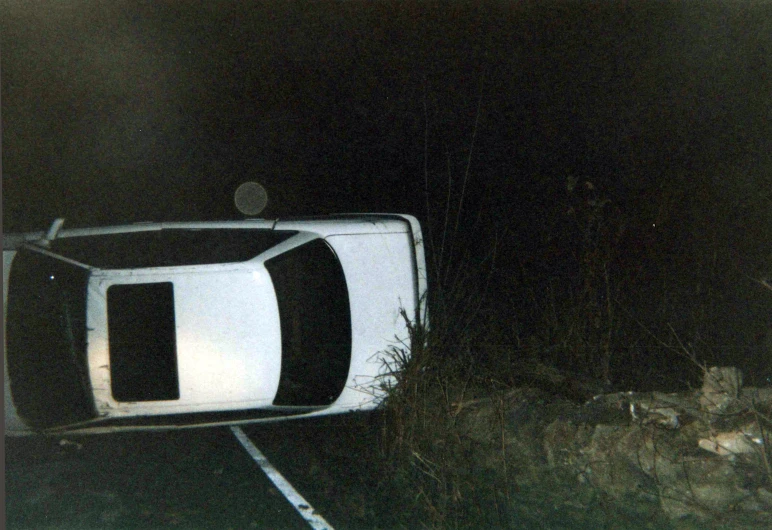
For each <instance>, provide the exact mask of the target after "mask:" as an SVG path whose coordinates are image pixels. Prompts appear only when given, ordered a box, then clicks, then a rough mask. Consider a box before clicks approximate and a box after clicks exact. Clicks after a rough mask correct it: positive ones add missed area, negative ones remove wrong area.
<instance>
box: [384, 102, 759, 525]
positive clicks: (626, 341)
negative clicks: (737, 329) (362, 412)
mask: <svg viewBox="0 0 772 530" xmlns="http://www.w3.org/2000/svg"><path fill="white" fill-rule="evenodd" d="M481 94H482V90H481ZM424 103H425V104H424V118H425V127H426V129H425V135H424V149H425V154H426V157H425V159H424V184H425V194H426V209H427V215H426V217H427V219H428V223H427V224H426V226H425V236H426V237H425V239H426V241H427V256H428V265H429V285H430V293H429V299H428V300H427V305H428V308H429V314H430V315H431V326H427V322H426V320H425V319H419V320H418V321H411V320H410V319H408V316H407V315H406V314H403V315H402V317H403V318H404V319H405V321H406V322H407V327H408V331H409V337H408V339H407V340H405V341H404V342H403V343H399V344H397V345H395V346H394V347H393V348H392V349H391V351H389V352H387V353H388V355H387V356H386V361H385V362H386V372H387V373H388V375H390V376H391V378H392V381H394V382H395V383H396V384H394V385H390V386H389V387H388V388H387V392H388V399H387V400H386V406H385V414H384V418H385V421H384V423H383V426H382V431H381V446H380V451H381V454H382V455H383V457H384V458H383V460H384V462H385V463H386V464H385V468H386V469H385V473H384V477H387V478H386V479H385V480H389V481H393V482H396V483H398V484H399V485H400V487H404V489H405V490H406V491H410V492H411V493H412V494H411V498H412V499H413V501H414V503H413V509H414V510H415V513H414V515H415V516H416V517H417V518H418V520H421V521H424V522H425V525H426V526H429V527H435V528H462V527H518V525H519V524H520V523H517V522H516V519H517V520H521V521H524V520H531V521H532V522H533V521H535V519H533V514H526V513H525V512H524V510H526V511H527V510H528V509H533V510H537V511H538V510H541V509H546V508H545V505H540V504H539V502H537V501H534V498H533V497H535V496H541V499H542V500H543V502H545V503H546V504H551V505H552V506H553V507H554V506H561V507H562V509H563V510H565V511H566V512H568V513H571V514H573V515H574V516H576V517H586V518H593V519H592V520H593V521H594V523H597V524H598V525H606V524H608V522H609V520H612V519H614V518H616V517H620V513H621V512H620V511H619V510H618V509H617V508H618V507H617V508H612V507H610V506H611V503H610V500H611V497H613V496H608V495H606V494H605V493H603V492H602V491H599V490H597V489H593V488H590V489H589V490H582V491H583V492H582V493H581V494H578V493H577V492H576V491H575V490H576V483H568V482H566V481H565V480H564V479H558V478H557V477H556V476H555V474H554V473H545V469H546V467H545V464H544V462H542V461H541V460H543V457H542V456H541V452H542V447H541V445H539V444H540V443H541V441H540V440H539V437H541V436H543V435H544V432H545V429H546V427H547V425H544V424H542V423H540V422H541V421H542V420H541V419H539V418H541V416H540V414H544V415H545V417H549V414H553V413H554V414H557V415H558V416H559V415H560V414H562V412H561V411H562V410H563V409H561V407H564V408H565V409H566V410H568V408H570V407H569V406H568V405H565V404H561V403H563V402H562V401H560V399H558V398H557V397H556V396H560V397H562V398H568V399H569V400H575V401H579V402H584V401H586V400H587V399H590V398H592V397H593V396H595V395H598V394H603V393H607V392H610V391H611V390H612V389H618V390H656V389H659V390H666V389H671V390H675V389H681V388H684V386H685V385H687V384H688V385H694V384H696V382H697V381H698V379H699V377H700V375H702V376H703V379H704V378H705V377H706V374H707V373H708V369H707V367H708V366H709V365H714V364H716V361H720V360H721V359H722V358H724V359H725V358H731V357H732V356H736V352H737V351H740V346H736V348H735V349H734V350H728V349H727V351H725V352H722V349H726V348H727V346H726V344H728V342H727V340H726V339H725V338H724V339H722V341H723V342H722V341H719V340H717V338H718V337H720V333H719V330H720V329H721V324H722V322H721V318H722V316H723V315H722V314H721V312H720V311H719V310H717V309H716V307H717V306H718V305H719V304H723V303H724V302H725V299H722V298H721V296H725V295H722V294H721V292H722V291H721V289H720V288H719V286H718V283H719V282H718V279H719V278H720V275H721V274H729V273H730V272H731V274H734V276H733V278H738V277H739V276H738V274H737V271H730V269H729V268H728V267H726V264H727V263H729V258H728V257H727V256H726V255H725V256H723V258H722V257H720V256H718V254H717V253H716V251H715V248H714V247H710V248H708V247H709V246H706V247H705V248H704V249H700V248H696V247H695V248H690V249H687V250H688V251H682V250H681V249H679V250H678V252H679V255H678V256H677V262H678V264H679V266H681V265H683V263H689V260H695V261H696V264H694V265H693V267H692V268H691V269H690V270H685V271H681V273H680V274H681V275H680V276H675V275H674V271H675V269H674V265H673V263H671V261H673V259H672V256H671V255H670V254H669V252H670V250H668V248H667V247H666V246H665V244H666V243H667V241H668V240H667V239H666V237H665V236H662V234H665V232H666V230H667V226H665V228H663V226H662V223H660V222H657V223H653V222H649V223H646V222H640V220H637V219H635V217H634V215H633V214H632V213H630V212H628V211H625V209H624V208H623V206H622V205H621V204H620V203H618V202H617V200H616V199H615V197H614V196H613V194H612V193H611V192H609V190H608V189H604V186H603V185H602V183H600V182H595V181H594V179H589V178H581V179H580V178H577V177H574V176H571V177H568V178H567V179H564V180H563V181H561V183H560V186H553V187H554V188H559V190H560V193H562V195H561V196H560V197H552V199H553V201H554V202H553V203H552V204H551V205H550V206H546V207H545V208H544V211H542V212H540V214H541V218H540V219H539V222H540V223H541V225H542V226H543V229H542V231H541V232H537V235H534V237H533V240H538V239H539V237H541V240H540V241H538V244H537V245H535V246H532V247H527V246H525V244H524V243H523V242H522V241H518V240H515V239H514V234H515V233H519V232H517V231H516V230H515V229H513V228H512V226H510V224H508V223H506V222H503V223H502V222H497V220H494V219H493V218H492V217H493V216H492V215H488V213H489V212H487V211H486V206H487V205H486V203H485V201H486V200H487V199H486V198H485V197H483V198H482V199H480V200H481V202H479V203H478V204H477V205H476V211H474V212H473V214H474V215H470V213H472V212H471V210H473V208H472V207H471V204H472V201H471V199H470V197H469V196H468V194H469V190H470V189H471V188H472V183H471V178H472V171H471V166H472V160H473V158H472V149H473V146H474V144H475V139H476V137H477V134H478V132H479V129H480V127H482V120H481V108H482V95H481V96H480V99H479V100H478V101H477V105H476V107H477V114H476V116H475V121H474V127H473V128H472V137H471V141H470V147H469V149H468V150H467V156H466V157H465V165H464V168H463V178H462V179H461V182H460V186H459V185H458V183H454V179H453V171H452V164H451V161H450V157H449V156H448V157H447V158H448V160H447V175H446V178H445V179H444V181H445V187H444V188H443V189H440V190H436V189H432V186H431V183H432V182H434V179H432V178H431V176H430V169H429V168H430V164H429V152H430V148H429V144H430V142H429V139H430V135H429V131H430V127H429V125H430V118H429V109H428V105H426V100H425V101H424ZM446 151H447V150H446ZM553 184H554V183H553ZM672 185H673V186H674V187H676V188H677V184H672ZM676 191H678V194H677V195H678V196H679V197H688V196H689V194H688V192H687V191H688V190H678V189H677V190H676ZM553 192H554V190H553ZM431 196H438V197H441V198H442V200H441V201H440V203H439V204H435V203H434V202H433V201H432V200H431ZM663 201H664V202H663V203H660V204H653V205H651V209H652V211H656V212H658V213H657V221H660V220H661V219H662V218H664V217H663V216H662V215H661V213H662V212H661V211H662V210H663V208H664V209H668V210H669V209H672V208H674V206H673V205H672V201H669V200H667V198H666V199H663ZM682 202H684V201H681V202H679V203H678V204H679V205H681V203H682ZM687 202H688V201H687ZM644 210H645V209H644ZM667 214H668V215H667V216H665V217H667V218H668V219H680V220H683V219H685V218H686V217H688V216H687V215H686V214H684V213H682V212H675V211H668V212H667ZM464 219H469V220H470V223H469V225H468V226H465V223H464V222H463V220H464ZM498 221H500V220H498ZM636 222H639V223H640V225H639V226H638V227H636V226H635V223H636ZM654 225H656V226H654ZM652 230H656V232H652ZM636 233H637V234H638V235H636ZM641 234H643V235H641ZM659 238H661V239H662V241H658V239H659ZM650 240H653V241H654V242H653V243H652V242H651V241H650ZM640 241H644V243H640ZM639 243H640V244H639ZM713 243H715V242H712V243H711V244H713ZM657 245H661V246H657ZM639 246H640V247H641V248H638V247H639ZM631 248H633V250H631ZM708 250H710V252H708ZM701 252H703V253H702V254H701ZM640 259H643V260H645V262H640V261H636V260H640ZM722 259H723V260H724V261H723V262H722V261H721V260H722ZM502 260H506V261H507V263H508V267H506V268H505V270H503V271H502V270H500V269H499V267H498V264H499V263H500V262H501V261H502ZM513 264H517V266H513ZM518 269H519V270H518ZM695 271H696V272H695ZM693 272H694V277H691V276H690V274H691V273H693ZM754 281H755V283H757V284H759V285H761V286H762V287H763V288H765V289H769V290H772V284H770V282H769V281H768V280H754ZM724 283H725V284H726V283H729V280H727V279H724ZM746 283H747V282H746ZM491 293H492V294H493V296H490V295H491ZM503 299H507V302H505V303H502V300H503ZM492 302H495V303H492ZM759 307H761V305H759ZM757 314H761V315H763V314H764V310H763V309H762V310H760V311H758V313H757ZM750 327H751V326H750V325H748V326H747V327H745V328H743V332H745V330H746V329H750ZM769 333H772V330H770V331H769ZM661 336H667V337H668V339H667V340H662V339H660V338H659V337H661ZM723 336H724V337H731V336H732V334H731V332H728V333H725V334H724V335H723ZM682 337H690V340H684V339H682ZM711 341H713V342H711ZM742 347H746V346H745V345H742ZM754 354H755V355H758V356H759V361H758V362H759V363H763V362H764V360H763V355H765V354H764V353H763V352H761V353H755V352H754ZM770 354H772V352H769V353H768V354H766V355H770ZM722 356H723V357H722ZM642 387H645V388H642ZM529 388H530V389H538V390H540V391H542V392H544V395H545V396H546V397H543V398H542V397H539V396H540V395H541V394H539V392H538V391H537V390H528V389H529ZM529 400H530V401H529ZM524 403H526V404H524ZM533 403H538V406H539V407H541V408H543V409H544V410H547V411H548V412H549V413H546V412H545V413H542V412H539V411H537V410H531V408H532V407H533ZM738 403H739V404H738V405H737V406H738V407H739V409H738V410H732V411H726V410H721V411H719V412H718V414H717V416H716V417H717V418H718V419H724V418H728V417H729V416H731V415H733V414H737V413H739V411H740V410H741V411H743V412H744V413H747V414H748V415H749V417H751V418H752V419H753V424H754V425H755V429H754V433H756V434H755V436H757V439H758V440H759V441H760V442H761V443H756V442H754V443H756V446H757V447H758V448H759V454H758V455H757V456H758V465H757V468H758V469H760V470H761V475H762V476H763V480H761V482H760V483H759V484H760V485H762V486H764V487H769V486H770V484H772V469H770V463H771V462H772V453H770V443H769V442H770V431H772V423H771V422H770V411H769V410H766V409H765V408H764V406H760V404H759V403H757V402H756V401H754V398H753V397H752V396H750V397H749V396H745V397H744V398H743V401H741V402H738ZM574 405H575V404H574ZM620 406H621V405H620ZM649 410H652V411H654V410H656V408H650V409H649ZM556 411H557V412H556ZM518 414H526V415H528V414H530V415H532V416H533V418H529V421H531V422H532V424H533V429H532V430H531V431H528V432H522V433H516V434H513V433H512V425H513V421H519V420H521V419H522V418H521V417H516V416H517V415H518ZM580 418H581V419H580V420H577V421H584V422H586V421H587V419H586V417H585V416H581V417H580ZM714 419H715V418H714ZM543 421H546V420H543ZM627 421H629V419H628V420H627ZM707 425H711V426H716V425H717V423H716V422H715V421H713V422H707ZM639 427H640V429H641V430H642V432H643V431H644V430H645V431H646V432H651V433H652V436H661V435H662V433H661V432H660V431H658V430H657V429H661V427H660V426H659V425H658V424H651V423H646V424H645V425H644V424H643V423H642V424H641V425H640V426H639ZM580 431H581V429H580ZM588 431H589V429H588ZM577 432H579V431H577ZM582 432H584V431H582ZM575 434H576V433H575ZM577 436H578V435H577ZM584 442H585V443H589V442H588V441H587V440H584ZM646 443H653V442H652V440H649V441H648V442H646ZM576 444H578V442H576ZM644 445H645V444H644ZM696 450H697V449H696V447H694V448H692V451H696ZM679 454H680V453H679ZM481 455H482V456H481ZM652 458H654V459H655V460H656V455H654V456H652ZM685 462H686V460H685V459H684V460H682V463H685ZM596 464H597V465H600V464H604V462H592V463H588V462H587V461H585V462H584V465H585V467H586V469H585V472H586V475H583V476H585V482H584V484H585V485H586V486H588V485H589V484H590V483H591V482H592V480H591V474H589V469H591V468H592V466H593V465H596ZM583 469H584V468H583ZM656 471H657V470H656V469H655V470H654V472H655V473H656ZM668 472H672V473H674V474H678V473H681V474H686V472H685V471H684V470H683V469H682V470H680V471H674V470H673V469H669V471H668ZM580 474H581V473H580ZM662 477H663V476H659V477H657V478H655V479H652V480H653V481H654V483H653V486H652V484H649V485H650V486H652V487H653V488H654V490H652V491H653V492H654V493H656V495H657V496H658V497H654V498H660V499H664V498H665V495H666V494H667V495H670V494H671V493H672V495H674V496H675V497H677V498H679V499H681V500H688V499H692V500H695V501H696V500H699V499H697V497H698V495H696V494H695V493H694V492H692V495H691V497H689V493H688V492H687V493H685V495H686V497H683V498H682V496H679V495H680V492H665V490H663V489H662V488H660V489H659V490H657V489H656V488H657V487H658V484H659V483H658V480H659V479H661V478H662ZM573 479H574V480H575V479H576V476H575V477H573ZM687 486H689V487H691V484H689V483H688V480H687ZM529 492H531V493H533V495H531V493H529ZM649 493H652V492H649ZM577 496H578V497H581V499H582V500H581V501H578V500H574V501H572V502H574V504H577V505H578V508H577V506H574V505H572V504H571V503H567V502H566V499H567V498H569V499H571V498H575V497H577ZM675 497H674V498H675ZM648 498H649V499H651V498H652V495H649V497H648ZM522 499H530V501H529V502H531V504H530V505H529V507H528V508H524V506H523V505H522V504H519V503H521V502H522ZM544 499H546V500H544ZM671 500H672V499H671ZM674 502H675V501H674ZM641 509H642V510H643V512H641V513H643V514H644V515H641V514H640V513H638V512H636V510H635V509H631V510H630V514H628V515H629V517H632V518H636V517H639V516H640V517H641V518H642V519H647V520H654V519H652V516H651V513H650V510H654V508H653V507H651V506H645V507H643V508H641ZM547 511H549V510H547ZM590 512H591V513H592V515H589V514H590ZM636 514H637V515H636ZM553 515H554V514H553ZM659 515H661V513H660V514H659ZM529 517H530V519H529ZM604 517H606V519H605V520H604V519H603V518H604ZM536 519H539V518H538V517H537V518H536ZM587 521H589V519H587ZM535 524H536V523H535ZM567 524H569V525H570V524H571V523H567ZM521 527H522V526H521Z"/></svg>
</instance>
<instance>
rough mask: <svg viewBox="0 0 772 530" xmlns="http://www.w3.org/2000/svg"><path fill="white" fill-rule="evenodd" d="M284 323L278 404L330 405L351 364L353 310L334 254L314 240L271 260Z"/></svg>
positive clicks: (341, 269)
mask: <svg viewBox="0 0 772 530" xmlns="http://www.w3.org/2000/svg"><path fill="white" fill-rule="evenodd" d="M265 267H266V268H267V269H268V272H269V273H270V275H271V280H272V281H273V284H274V289H275V290H276V298H277V301H278V304H279V316H280V319H281V337H282V338H281V346H282V368H281V379H280V382H279V390H278V393H277V395H276V398H275V399H274V405H286V406H304V405H305V406H310V405H316V406H323V405H329V404H331V403H332V402H333V401H335V399H337V397H338V396H339V395H340V393H341V392H342V391H343V388H344V387H345V384H346V380H347V379H348V370H349V365H350V363H351V309H350V306H349V297H348V289H347V287H346V278H345V276H344V275H343V268H342V266H341V264H340V262H339V261H338V258H337V256H336V255H335V252H334V251H333V250H332V248H331V247H330V246H329V245H328V244H327V243H326V242H325V241H324V240H323V239H315V240H313V241H311V242H309V243H306V244H304V245H301V246H299V247H297V248H295V249H292V250H290V251H289V252H285V253H283V254H281V255H279V256H277V257H275V258H272V259H269V260H268V261H266V263H265Z"/></svg>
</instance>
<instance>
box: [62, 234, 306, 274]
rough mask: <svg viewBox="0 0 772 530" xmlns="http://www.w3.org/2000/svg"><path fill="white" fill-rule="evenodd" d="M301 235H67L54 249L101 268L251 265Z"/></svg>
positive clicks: (63, 254)
mask: <svg viewBox="0 0 772 530" xmlns="http://www.w3.org/2000/svg"><path fill="white" fill-rule="evenodd" d="M296 233H297V232H293V231H275V230H262V229H216V228H207V229H196V230H192V229H163V230H150V231H143V232H128V233H125V234H104V235H95V236H82V237H63V238H59V239H55V240H53V241H52V242H51V247H50V250H52V251H53V252H56V253H57V254H61V255H62V256H66V257H68V258H71V259H74V260H76V261H79V262H81V263H85V264H87V265H91V266H92V267H97V268H100V269H137V268H143V267H174V266H179V265H210V264H213V263H235V262H240V261H247V260H250V259H252V258H254V257H255V256H257V255H258V254H261V253H262V252H265V251H266V250H268V249H269V248H271V247H273V246H274V245H277V244H279V243H281V242H282V241H284V240H286V239H288V238H290V237H292V236H293V235H295V234H296Z"/></svg>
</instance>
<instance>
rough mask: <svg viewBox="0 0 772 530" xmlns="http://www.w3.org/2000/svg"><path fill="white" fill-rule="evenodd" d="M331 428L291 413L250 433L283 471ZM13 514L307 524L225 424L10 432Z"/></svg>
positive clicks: (173, 523) (188, 523)
mask: <svg viewBox="0 0 772 530" xmlns="http://www.w3.org/2000/svg"><path fill="white" fill-rule="evenodd" d="M328 424H329V420H328ZM326 428H327V426H325V425H324V424H320V423H318V422H317V423H312V422H293V423H292V424H287V425H273V426H259V427H251V428H247V429H245V432H247V434H248V435H249V436H250V438H251V439H252V440H253V442H254V443H256V444H257V445H258V447H260V444H261V443H262V442H261V439H262V440H263V441H266V444H265V445H268V446H269V449H272V452H273V454H274V455H278V460H279V461H278V462H274V461H273V458H272V456H271V454H270V453H271V451H267V450H266V449H264V448H263V447H261V450H263V451H265V452H266V456H268V458H269V459H271V460H272V462H273V463H274V464H275V465H276V466H277V467H278V468H279V470H280V471H281V472H282V473H284V470H283V469H282V467H281V461H282V460H284V461H286V460H292V455H291V453H292V452H295V451H300V452H304V453H305V452H307V451H311V452H312V453H313V452H314V451H315V450H318V448H319V445H318V444H314V443H309V442H312V441H313V438H314V436H324V434H323V432H322V431H324V430H325V429H326ZM309 437H310V438H311V439H310V440H309ZM312 458H313V457H312ZM316 466H317V467H318V466H319V464H316ZM306 470H307V471H308V472H309V476H311V475H313V474H314V473H317V474H318V473H320V470H319V469H316V470H314V469H313V466H312V468H311V469H309V468H306ZM295 476H297V473H296V474H295ZM288 478H290V477H289V476H288ZM290 480H292V479H291V478H290ZM295 487H297V488H298V489H299V490H300V493H301V494H302V495H304V496H305V495H306V492H304V491H302V488H300V487H298V486H297V485H296V486H295ZM310 493H311V494H312V496H314V495H313V494H315V493H316V498H318V497H319V495H318V492H313V491H312V492H310ZM309 500H311V499H310V498H309ZM311 502H313V501H311ZM315 507H316V505H315ZM317 508H318V507H317ZM320 511H321V510H320ZM322 515H323V516H324V517H326V518H327V520H328V521H330V523H331V524H332V525H333V526H336V523H335V522H334V520H333V519H331V518H329V517H328V515H327V514H325V513H323V512H322ZM6 522H7V526H8V528H12V529H27V528H28V529H36V530H40V529H45V528H57V529H74V528H78V529H92V528H93V529H110V528H193V529H197V528H201V529H205V528H216V529H228V528H234V529H236V528H239V529H241V528H286V529H294V528H298V529H301V528H308V526H307V525H306V523H305V522H304V521H303V519H302V518H301V517H300V516H299V515H298V514H297V513H296V512H295V511H294V509H293V508H292V506H291V505H290V504H289V503H288V502H287V501H286V500H285V499H284V498H283V497H282V495H281V494H280V493H279V492H278V491H277V490H276V489H275V488H274V487H273V485H272V484H271V482H270V481H269V480H268V479H267V478H266V477H265V475H264V474H263V472H262V471H261V470H260V468H259V467H258V466H257V464H256V463H255V462H254V461H253V460H252V459H251V458H250V457H249V455H248V454H247V453H246V451H245V450H244V449H243V448H242V447H241V445H240V444H239V442H238V441H237V440H236V438H235V437H234V435H233V433H232V432H231V431H230V430H229V429H228V428H216V429H195V430H187V431H177V432H161V433H130V434H112V435H93V436H88V437H83V436H81V437H66V438H43V437H40V438H6ZM344 526H346V525H345V524H344Z"/></svg>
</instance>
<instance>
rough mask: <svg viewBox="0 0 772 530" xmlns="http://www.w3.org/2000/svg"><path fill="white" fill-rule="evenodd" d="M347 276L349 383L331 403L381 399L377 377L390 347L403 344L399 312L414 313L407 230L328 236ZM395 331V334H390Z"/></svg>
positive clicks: (383, 370) (405, 332) (415, 302)
mask: <svg viewBox="0 0 772 530" xmlns="http://www.w3.org/2000/svg"><path fill="white" fill-rule="evenodd" d="M326 240H327V242H328V243H329V244H330V246H332V248H333V249H334V250H335V253H336V254H337V256H338V259H339V260H340V262H341V265H342V267H343V272H344V274H345V276H346V283H347V286H348V290H349V299H350V303H351V330H352V360H351V368H350V371H349V378H348V383H347V385H346V388H345V390H344V391H343V393H342V394H341V395H340V397H339V398H338V399H337V400H336V401H335V403H334V405H333V406H341V407H358V406H363V405H365V404H367V403H369V402H371V401H373V399H380V398H381V397H382V394H383V393H382V392H380V391H379V386H380V381H379V376H382V375H383V374H385V373H386V372H387V371H388V370H387V367H386V366H385V364H384V362H385V361H388V359H389V351H390V349H391V348H394V347H400V346H402V343H403V342H404V343H405V344H408V342H407V339H408V327H407V323H406V322H405V319H404V317H403V315H402V311H403V310H404V312H405V313H406V314H407V316H408V317H409V318H411V319H413V318H415V313H416V310H417V307H418V294H417V293H418V287H417V271H416V260H415V256H414V249H413V242H412V238H411V237H410V233H409V232H393V233H379V234H366V235H364V234H363V235H359V234H357V235H336V236H328V237H327V238H326ZM395 330H396V333H395Z"/></svg>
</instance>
